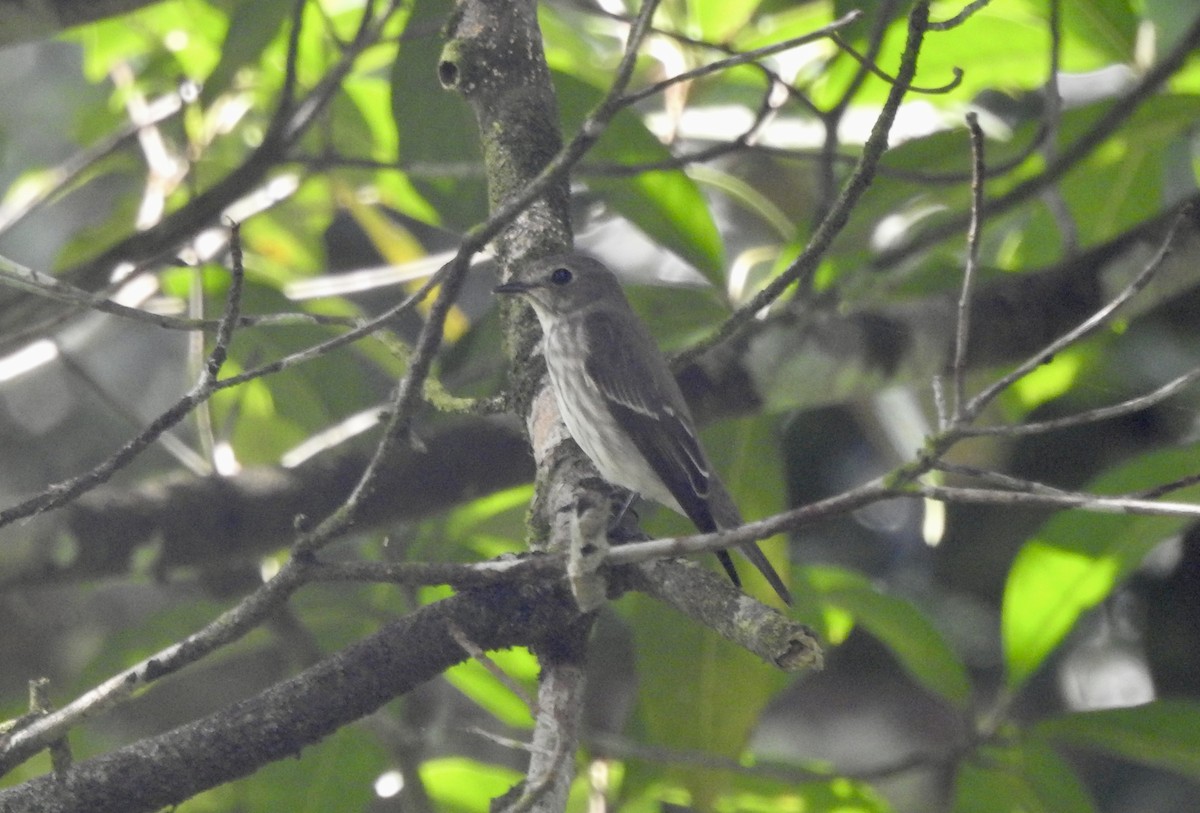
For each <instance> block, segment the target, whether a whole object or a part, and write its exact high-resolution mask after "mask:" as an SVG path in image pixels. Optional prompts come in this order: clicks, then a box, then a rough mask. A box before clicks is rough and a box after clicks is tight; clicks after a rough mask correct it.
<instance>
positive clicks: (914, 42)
mask: <svg viewBox="0 0 1200 813" xmlns="http://www.w3.org/2000/svg"><path fill="white" fill-rule="evenodd" d="M928 19H929V3H928V1H927V0H922V2H919V3H917V5H916V6H915V7H914V8H913V11H912V13H911V14H910V15H909V26H908V41H907V43H906V44H905V47H904V53H903V54H902V55H901V58H900V69H899V70H898V71H897V72H896V83H895V84H893V85H892V86H891V89H890V90H889V92H888V98H887V100H886V101H885V102H884V105H883V109H882V110H881V111H880V113H879V117H878V118H877V119H876V120H875V125H874V127H872V129H871V135H870V136H869V137H868V138H867V141H866V143H865V144H864V145H863V151H862V155H861V156H860V157H859V160H858V164H857V165H856V166H855V168H854V171H853V172H852V173H851V174H850V177H849V178H848V179H847V180H846V184H845V186H843V187H842V193H841V194H840V195H839V196H838V199H837V200H836V201H835V202H834V204H833V206H832V207H831V208H830V210H829V213H828V214H827V215H826V216H825V218H824V219H823V220H822V221H821V223H820V225H819V226H818V227H817V229H816V230H815V232H814V233H813V236H812V238H811V239H810V240H809V242H808V245H807V246H806V247H805V248H804V251H802V252H801V253H800V256H799V257H797V258H796V259H795V260H794V261H793V262H792V263H791V265H789V266H788V267H787V268H786V269H785V270H784V271H783V273H781V274H780V275H779V276H777V277H776V278H775V279H774V280H772V281H771V283H770V284H768V285H767V286H766V287H765V288H763V289H762V290H761V291H760V292H759V293H758V294H757V295H756V296H754V297H753V298H752V299H751V300H750V301H749V302H747V303H746V304H744V305H742V306H741V307H740V308H738V309H737V310H736V311H734V313H733V315H732V316H730V317H729V318H728V319H726V320H725V322H724V323H723V324H722V325H721V327H720V328H719V329H718V330H717V331H716V332H715V333H713V334H712V335H711V336H709V337H708V338H706V339H705V340H703V341H701V342H699V343H697V344H695V345H693V346H692V347H691V348H689V349H688V350H686V351H685V352H683V353H681V354H680V355H679V356H677V357H676V358H675V359H674V364H675V366H677V367H678V366H682V365H686V364H687V363H688V362H690V361H692V360H693V359H695V358H696V357H697V356H699V355H700V354H701V353H703V352H705V351H706V350H708V349H709V348H711V347H713V346H714V345H717V344H720V343H721V342H724V341H726V340H727V339H729V338H730V337H732V336H733V335H734V334H735V333H737V332H739V331H741V330H742V329H743V328H744V327H745V326H746V325H748V324H749V323H750V321H751V320H752V319H753V318H754V317H755V314H757V313H758V312H759V311H761V310H762V309H763V308H765V307H767V306H768V305H770V304H771V303H772V302H774V301H775V300H776V299H778V298H779V296H780V295H781V294H782V293H783V292H784V291H785V290H786V289H787V288H788V286H790V285H791V284H792V283H794V282H796V281H797V280H800V279H802V278H805V277H807V276H809V275H810V274H812V273H813V272H814V271H815V270H816V268H817V264H818V263H819V262H820V260H821V257H822V256H824V254H825V251H826V250H827V249H828V248H829V246H830V244H831V243H832V242H833V239H834V237H836V236H837V235H838V233H839V232H841V230H842V228H843V227H844V226H845V225H846V222H847V221H848V220H849V218H850V212H851V211H853V209H854V207H855V206H856V205H857V204H858V201H859V199H860V198H861V197H862V196H863V193H865V192H866V190H867V187H868V186H869V185H870V183H871V179H872V178H873V177H874V174H875V167H876V166H877V165H878V164H879V159H880V157H882V155H883V153H884V151H885V150H886V149H887V144H888V133H889V131H890V130H891V128H892V123H893V122H894V121H895V119H896V111H897V110H899V108H900V102H901V101H902V100H903V98H904V93H905V88H906V87H907V86H908V84H909V83H910V82H911V81H912V78H913V75H914V74H915V73H916V69H917V56H918V54H919V53H920V50H921V42H922V41H923V38H924V34H925V24H926V22H927V21H928Z"/></svg>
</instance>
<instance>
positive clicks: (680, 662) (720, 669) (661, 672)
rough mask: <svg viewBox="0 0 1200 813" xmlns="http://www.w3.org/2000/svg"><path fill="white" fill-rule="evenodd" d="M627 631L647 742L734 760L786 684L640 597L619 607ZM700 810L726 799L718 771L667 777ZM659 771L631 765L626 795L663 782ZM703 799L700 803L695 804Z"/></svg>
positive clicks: (682, 771) (693, 770) (693, 769)
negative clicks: (631, 641)
mask: <svg viewBox="0 0 1200 813" xmlns="http://www.w3.org/2000/svg"><path fill="white" fill-rule="evenodd" d="M618 607H619V608H620V610H621V612H622V614H623V615H624V616H625V618H626V619H627V620H628V623H629V627H630V629H632V630H633V634H634V639H635V651H636V653H637V675H638V695H637V708H636V723H637V727H638V728H639V730H640V731H641V732H642V734H641V736H642V737H644V740H645V742H647V743H648V744H651V745H657V746H662V747H665V748H668V749H675V750H681V751H697V752H703V753H711V754H717V755H720V756H725V757H730V758H735V757H737V756H739V755H740V754H741V753H742V751H743V749H744V748H745V746H746V743H747V741H748V740H749V737H750V732H751V731H752V730H753V728H754V725H755V724H756V723H757V721H758V718H759V715H760V714H761V713H762V710H763V708H764V707H765V706H766V704H767V702H768V701H769V700H770V698H771V697H773V696H774V695H775V693H776V692H778V691H779V689H781V688H782V687H783V686H784V685H785V683H786V680H787V678H786V677H785V676H784V675H783V674H781V673H780V672H779V670H777V669H775V668H773V667H771V666H769V665H767V664H765V663H763V662H762V661H760V660H759V659H758V658H756V657H755V656H753V655H751V654H749V653H748V652H746V651H745V650H743V649H741V648H739V647H736V646H734V645H733V644H730V643H728V642H726V641H725V640H723V639H721V638H719V637H717V635H716V634H715V633H713V632H711V631H709V630H707V629H704V628H703V627H700V626H699V625H697V624H694V623H691V622H689V621H687V620H686V619H684V618H682V617H681V616H680V615H678V614H677V613H676V612H674V611H673V610H670V609H668V608H666V607H664V606H663V605H662V604H659V603H658V602H654V601H652V600H650V599H648V598H646V597H644V596H641V595H631V596H627V597H626V598H624V599H623V600H622V601H621V602H620V604H619V605H618ZM672 776H673V779H674V781H675V782H677V783H678V784H679V785H681V786H683V787H686V788H687V789H688V792H689V794H690V797H691V798H692V799H693V801H694V802H696V803H697V804H699V806H700V807H705V806H706V804H705V803H706V802H707V803H711V802H712V801H713V800H714V799H716V798H717V797H718V796H720V795H721V794H722V793H724V792H725V791H726V790H727V789H728V787H729V782H730V776H729V774H728V773H727V772H724V771H714V770H712V769H711V768H707V767H699V766H695V765H690V766H688V765H680V766H678V767H677V768H676V769H675V770H673V771H672ZM661 778H662V777H661V773H660V772H659V771H647V770H646V769H645V766H641V765H633V766H631V769H630V773H629V776H628V781H629V783H630V789H631V792H633V793H635V794H640V793H641V792H642V791H643V790H645V787H646V784H645V783H647V782H650V783H653V782H657V781H660V780H661ZM701 800H704V801H701Z"/></svg>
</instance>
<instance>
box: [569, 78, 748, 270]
mask: <svg viewBox="0 0 1200 813" xmlns="http://www.w3.org/2000/svg"><path fill="white" fill-rule="evenodd" d="M554 84H555V87H556V88H557V90H558V103H559V109H560V111H561V115H562V120H563V123H564V124H563V130H564V137H565V138H568V139H569V138H570V137H571V136H572V135H573V134H574V133H575V131H576V130H578V129H579V126H580V125H581V124H582V123H583V120H584V119H585V118H586V116H587V114H588V113H590V112H591V111H592V109H593V108H595V107H596V105H598V104H599V103H600V100H601V99H602V98H603V93H601V91H600V90H598V89H597V88H595V87H593V86H591V85H589V84H587V83H586V82H584V81H582V80H580V79H577V78H575V77H573V76H569V75H567V74H563V73H556V74H554ZM670 157H671V153H670V151H669V150H667V148H666V147H664V146H663V145H662V144H661V143H660V142H659V140H658V139H657V138H655V136H654V134H653V133H651V132H650V131H649V130H648V129H647V128H646V125H645V124H643V123H642V121H641V119H639V118H638V117H637V116H635V115H634V114H633V113H631V112H629V111H628V110H623V111H621V112H620V113H618V114H617V115H616V117H615V118H613V120H612V122H611V123H610V124H609V126H608V128H607V129H606V130H605V131H604V135H603V136H602V137H601V138H600V141H599V142H598V143H597V144H596V146H595V147H593V148H592V150H591V152H590V153H588V157H587V159H586V160H588V161H596V162H605V163H616V164H624V165H637V164H643V163H649V162H655V161H663V160H666V159H669V158H670ZM585 180H586V182H587V185H588V188H589V189H591V190H592V191H593V192H595V193H596V194H597V195H599V196H600V197H601V198H602V199H603V200H604V201H605V202H606V203H607V204H608V205H609V206H611V207H612V208H613V209H614V210H616V211H617V212H619V213H620V214H621V215H623V216H624V217H626V218H627V219H628V220H629V221H630V222H632V223H633V224H634V225H635V226H637V227H638V228H639V229H641V230H642V231H644V232H645V233H646V234H647V235H649V236H650V238H651V239H653V240H654V241H655V242H657V243H659V244H660V245H662V246H664V247H665V248H668V249H670V250H671V251H673V252H675V253H676V254H678V255H679V256H680V257H682V258H683V259H684V260H686V261H687V262H689V263H691V264H692V265H694V266H695V267H696V268H697V269H699V270H700V272H701V273H703V274H704V275H705V276H706V277H708V278H709V279H710V280H712V281H713V282H718V281H719V280H720V276H721V272H722V271H723V270H724V267H725V253H724V248H723V246H722V244H721V236H720V234H719V233H718V232H717V226H716V223H715V222H714V221H713V219H712V212H711V211H710V210H709V207H708V201H706V200H705V199H704V196H703V195H702V194H701V193H700V190H699V188H698V187H697V186H696V184H695V183H694V182H693V181H692V179H691V178H689V177H688V176H687V175H686V174H684V173H683V172H681V171H679V170H663V171H654V172H641V173H638V174H637V175H634V176H631V177H624V178H622V177H604V176H600V175H596V174H592V175H589V176H587V178H586V179H585Z"/></svg>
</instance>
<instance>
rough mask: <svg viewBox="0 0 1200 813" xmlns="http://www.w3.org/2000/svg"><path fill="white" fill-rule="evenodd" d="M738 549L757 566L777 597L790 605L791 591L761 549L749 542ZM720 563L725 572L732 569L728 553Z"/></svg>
mask: <svg viewBox="0 0 1200 813" xmlns="http://www.w3.org/2000/svg"><path fill="white" fill-rule="evenodd" d="M738 550H739V551H740V552H741V554H742V555H743V556H745V557H746V558H747V559H749V560H750V564H752V565H754V566H755V567H756V568H758V572H759V573H761V574H763V578H765V579H766V580H767V583H768V584H770V585H771V589H772V590H774V591H775V592H776V594H778V596H779V598H781V599H782V600H783V603H784V604H786V605H787V606H789V607H791V606H792V591H791V590H788V588H787V585H786V584H784V583H783V579H781V578H779V574H778V573H776V572H775V568H773V567H772V566H771V563H770V562H769V561H767V557H766V556H765V555H764V554H763V552H762V550H760V549H759V547H758V545H756V544H754V543H753V542H750V543H747V544H745V545H741V546H739V547H738ZM722 553H724V551H722ZM721 564H723V565H725V570H726V572H728V571H730V570H732V569H733V562H732V561H729V554H728V553H726V554H725V557H724V558H723V559H722V560H721Z"/></svg>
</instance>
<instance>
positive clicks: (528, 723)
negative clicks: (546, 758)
mask: <svg viewBox="0 0 1200 813" xmlns="http://www.w3.org/2000/svg"><path fill="white" fill-rule="evenodd" d="M488 657H489V658H490V659H491V660H492V663H494V664H495V665H496V666H497V667H499V668H500V670H501V671H502V672H503V673H504V674H505V675H507V676H508V677H510V678H512V679H513V680H514V681H517V682H518V683H521V684H523V688H524V689H525V691H526V692H527V693H529V695H530V696H532V695H533V694H534V692H535V691H536V686H535V682H536V680H537V672H538V665H537V659H536V658H534V657H533V655H531V654H530V653H529V650H527V649H525V648H523V647H521V648H516V649H510V650H505V651H503V652H490V653H488ZM446 680H448V681H450V683H451V685H453V686H454V687H455V688H456V689H458V690H459V691H460V692H462V693H463V694H465V695H466V696H467V697H469V698H471V700H473V701H474V702H475V703H476V704H478V705H479V707H480V708H482V709H484V710H485V711H487V712H488V713H489V714H491V715H492V716H493V717H495V718H496V719H497V720H499V721H500V722H502V723H504V724H505V725H509V726H514V727H517V728H532V727H533V718H532V717H530V715H529V705H528V703H526V701H525V698H523V697H521V696H520V695H518V694H516V693H515V692H513V690H512V689H511V688H510V687H509V686H507V685H506V684H505V683H504V682H503V681H501V680H500V679H499V678H498V677H497V676H496V675H494V674H492V672H490V671H489V670H488V669H486V668H485V667H484V666H483V664H481V663H480V662H479V661H476V660H469V661H466V662H464V663H460V664H459V665H458V666H455V667H454V668H452V669H450V670H449V671H447V672H446Z"/></svg>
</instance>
